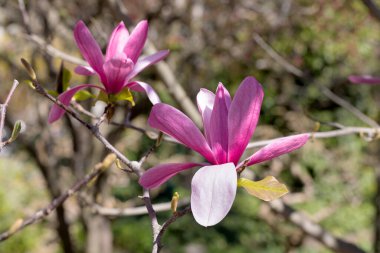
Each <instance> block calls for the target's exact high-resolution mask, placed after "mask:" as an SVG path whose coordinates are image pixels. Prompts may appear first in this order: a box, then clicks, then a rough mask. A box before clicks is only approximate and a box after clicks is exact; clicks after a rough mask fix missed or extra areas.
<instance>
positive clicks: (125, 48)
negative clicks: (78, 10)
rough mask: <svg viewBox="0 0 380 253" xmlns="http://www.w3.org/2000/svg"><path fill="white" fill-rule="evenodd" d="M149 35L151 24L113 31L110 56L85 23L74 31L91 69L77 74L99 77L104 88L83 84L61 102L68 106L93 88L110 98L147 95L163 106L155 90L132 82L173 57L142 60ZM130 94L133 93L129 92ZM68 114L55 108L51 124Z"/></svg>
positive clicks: (161, 53)
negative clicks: (152, 66)
mask: <svg viewBox="0 0 380 253" xmlns="http://www.w3.org/2000/svg"><path fill="white" fill-rule="evenodd" d="M147 34H148V22H147V21H145V20H144V21H141V22H140V23H138V24H137V26H136V27H135V29H134V30H133V32H132V33H131V34H129V33H128V30H127V28H126V27H125V25H124V23H123V22H120V24H119V25H118V26H117V27H116V28H115V30H114V31H113V33H112V35H111V37H110V39H109V42H108V47H107V52H106V55H105V56H103V53H102V51H101V49H100V46H99V44H98V43H97V42H96V41H95V39H94V37H93V36H92V34H91V32H90V31H89V30H88V28H87V27H86V25H85V24H84V23H83V21H79V22H78V23H77V24H76V26H75V29H74V38H75V41H76V43H77V45H78V48H79V50H80V52H81V53H82V55H83V57H84V58H85V60H86V61H87V62H88V64H89V65H90V66H78V67H76V69H75V72H76V73H77V74H80V75H86V76H90V75H97V76H98V77H99V79H100V81H101V82H102V84H103V87H99V86H96V85H91V84H82V85H79V86H76V87H74V88H71V89H69V90H67V91H65V92H63V93H62V94H60V95H59V96H58V99H59V100H60V101H61V102H62V103H63V104H65V105H68V104H69V103H70V101H71V99H72V98H73V96H74V95H75V93H77V92H78V91H80V90H82V89H85V88H88V87H93V88H97V89H100V90H101V91H103V92H104V93H105V94H107V95H117V94H119V93H120V92H122V91H123V90H124V91H125V89H131V90H134V91H139V92H145V93H146V94H147V96H148V97H149V99H150V101H151V102H152V103H153V104H156V103H158V102H160V99H159V98H158V96H157V94H156V92H155V91H154V90H153V89H152V87H151V86H150V85H148V84H146V83H144V82H139V81H130V80H131V79H132V78H134V77H135V76H136V75H137V74H138V73H140V72H141V71H142V70H143V69H145V68H146V67H148V66H150V65H151V64H154V63H156V62H158V61H160V60H162V59H163V58H164V57H166V56H167V55H168V53H169V51H168V50H163V51H159V52H157V53H155V54H153V55H150V56H146V57H144V58H142V59H139V56H140V54H141V52H142V50H143V47H144V44H145V41H146V39H147ZM127 91H129V90H127ZM63 114H64V110H63V109H61V108H60V107H59V106H57V105H54V106H53V107H52V109H51V111H50V114H49V123H52V122H54V121H56V120H58V119H59V118H61V117H62V116H63Z"/></svg>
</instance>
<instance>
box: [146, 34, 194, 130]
mask: <svg viewBox="0 0 380 253" xmlns="http://www.w3.org/2000/svg"><path fill="white" fill-rule="evenodd" d="M145 50H146V52H147V54H149V55H150V54H154V53H155V52H157V49H156V48H155V46H154V45H153V44H152V42H150V41H149V40H148V41H147V42H146V46H145ZM154 66H155V68H156V69H157V72H158V74H159V75H160V77H161V78H162V80H163V82H164V84H165V85H166V87H167V88H168V89H169V92H170V94H171V95H172V96H173V98H174V99H175V101H177V103H178V104H179V105H180V106H181V108H182V109H183V110H184V111H185V112H186V114H187V115H188V116H189V117H190V118H191V119H192V120H193V121H194V123H195V124H196V125H197V126H198V127H199V126H201V125H202V120H201V117H200V114H199V111H198V109H197V107H196V106H195V105H194V103H193V102H192V101H191V99H190V98H189V97H188V96H187V94H186V91H185V90H184V89H183V88H182V85H181V84H180V83H179V82H178V80H177V79H176V77H175V75H174V72H173V70H172V69H171V68H170V66H169V65H168V64H167V63H166V62H164V61H161V62H158V63H156V64H155V65H154Z"/></svg>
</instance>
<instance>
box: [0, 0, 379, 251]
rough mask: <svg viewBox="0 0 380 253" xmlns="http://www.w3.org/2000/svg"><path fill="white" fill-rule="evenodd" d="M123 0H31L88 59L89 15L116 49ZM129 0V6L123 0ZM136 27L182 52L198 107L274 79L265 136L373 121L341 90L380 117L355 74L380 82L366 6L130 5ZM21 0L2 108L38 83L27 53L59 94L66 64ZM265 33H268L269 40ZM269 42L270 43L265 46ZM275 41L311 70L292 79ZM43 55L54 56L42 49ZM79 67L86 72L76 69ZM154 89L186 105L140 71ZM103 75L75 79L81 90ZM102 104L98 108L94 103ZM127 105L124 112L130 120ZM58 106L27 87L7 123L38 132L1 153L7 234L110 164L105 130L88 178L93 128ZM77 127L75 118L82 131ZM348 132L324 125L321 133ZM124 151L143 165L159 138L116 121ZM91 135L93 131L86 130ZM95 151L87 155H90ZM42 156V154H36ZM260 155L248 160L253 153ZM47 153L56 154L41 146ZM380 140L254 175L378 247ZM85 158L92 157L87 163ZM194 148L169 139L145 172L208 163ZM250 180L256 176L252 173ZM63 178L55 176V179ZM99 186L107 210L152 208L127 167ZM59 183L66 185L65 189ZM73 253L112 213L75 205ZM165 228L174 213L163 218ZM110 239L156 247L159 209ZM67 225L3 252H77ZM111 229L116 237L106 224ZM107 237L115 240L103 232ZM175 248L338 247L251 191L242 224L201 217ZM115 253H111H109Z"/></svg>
mask: <svg viewBox="0 0 380 253" xmlns="http://www.w3.org/2000/svg"><path fill="white" fill-rule="evenodd" d="M114 2H115V1H95V0H94V1H86V2H84V1H61V0H54V1H47V0H43V1H37V0H31V1H27V2H26V8H27V11H28V13H29V14H30V23H29V26H30V27H31V28H32V30H33V31H32V32H33V34H36V35H38V36H39V37H41V38H43V39H44V40H45V41H46V42H48V43H51V44H52V45H54V46H55V47H56V48H59V49H60V50H62V51H64V52H66V53H67V54H71V55H75V56H78V57H80V55H79V51H78V49H77V48H76V46H75V43H74V40H73V36H72V29H73V26H74V24H75V23H76V22H77V21H78V20H79V19H83V20H84V21H85V22H86V24H87V25H88V26H89V28H90V30H91V31H92V32H93V34H94V36H95V37H96V39H97V40H98V41H99V43H100V44H101V45H102V46H103V48H105V46H106V43H107V38H108V36H109V34H110V33H111V31H112V29H113V27H114V26H116V24H117V23H118V22H120V20H121V17H120V16H118V11H117V10H115V8H118V7H115V5H114ZM116 2H117V1H116ZM121 4H122V5H123V6H124V8H125V9H126V10H127V11H128V14H129V18H130V19H131V20H132V22H134V23H137V22H138V21H139V20H141V19H148V20H149V24H150V33H149V38H150V39H151V41H152V42H153V43H154V44H155V46H156V47H157V48H158V49H166V48H169V49H170V50H171V54H170V55H169V57H168V58H167V60H166V61H167V63H168V64H169V65H170V67H171V68H172V69H173V71H174V73H175V76H176V78H177V79H178V81H179V82H180V83H181V84H182V86H183V88H184V89H185V90H186V92H187V94H188V96H189V97H190V98H191V100H192V101H194V102H195V96H196V94H197V92H198V91H199V89H200V88H201V87H205V88H208V89H210V90H215V89H216V87H217V84H218V82H219V81H220V82H223V84H224V85H225V86H226V87H227V88H228V89H229V90H230V92H231V94H234V93H235V90H236V89H237V87H238V85H239V84H240V82H241V81H242V80H243V79H244V77H246V76H248V75H252V76H255V77H256V78H257V79H258V80H259V82H260V83H262V85H263V88H264V92H265V97H264V101H263V106H262V110H261V117H260V120H259V124H258V127H257V130H256V132H255V135H254V136H253V139H252V140H253V141H255V140H263V139H270V138H275V137H280V136H285V135H288V134H292V133H301V132H309V131H313V130H314V128H315V122H316V121H319V122H322V123H323V122H337V123H340V124H343V125H345V126H365V124H364V123H363V122H361V121H359V120H358V119H356V118H355V117H354V116H353V115H352V114H351V113H349V112H347V111H346V110H345V109H343V108H341V107H340V106H338V105H336V104H335V103H333V102H332V101H331V100H329V99H328V98H327V97H326V96H324V95H323V93H322V90H321V89H322V87H327V88H329V89H331V90H332V91H334V92H335V93H336V94H338V95H339V96H341V97H343V98H345V99H346V100H347V101H349V102H350V103H352V104H353V105H354V106H356V107H357V108H358V109H360V110H361V111H362V112H363V113H365V114H366V115H368V116H369V117H370V118H372V119H374V120H376V121H377V122H379V119H380V110H379V109H380V87H379V86H365V85H352V84H350V83H349V82H348V81H347V76H348V75H350V74H374V75H376V74H379V75H380V69H379V62H380V59H379V58H380V57H379V56H380V50H379V48H380V47H379V43H380V33H379V28H380V26H379V25H380V22H379V21H377V20H376V19H375V18H373V17H371V16H370V14H369V12H368V9H367V8H366V7H365V6H364V4H363V3H362V1H344V0H334V1H324V0H319V1H307V0H304V1H302V0H293V1H291V0H288V1H285V0H282V1H280V0H279V1H264V0H262V1H258V0H257V1H248V0H245V1H244V0H239V1H214V0H197V1H190V0H181V1H179V0H178V1H154V2H153V1H147V0H146V1H138V0H135V1H124V2H121ZM26 34H27V30H26V29H25V25H24V24H23V21H22V16H21V14H20V11H19V7H18V4H17V2H16V1H0V69H1V71H0V80H1V86H0V89H1V93H0V94H1V96H0V97H1V101H3V99H4V98H5V96H6V94H7V92H8V90H9V88H10V86H11V83H12V80H13V79H18V80H20V81H21V82H23V81H24V80H25V79H27V77H26V75H25V73H24V71H23V70H22V67H21V65H20V63H19V62H20V61H19V59H20V58H21V57H24V58H27V59H29V60H30V61H31V62H32V64H33V66H34V67H35V69H36V70H37V73H38V77H39V80H40V82H41V83H43V84H44V85H46V88H48V89H54V87H55V80H56V76H57V72H58V70H59V64H60V60H59V59H58V58H56V57H51V56H50V55H48V54H46V53H45V50H44V47H38V45H36V43H34V42H33V41H32V40H31V39H30V37H28V35H26ZM258 36H260V37H258ZM255 38H256V39H255ZM257 38H261V39H262V40H264V41H265V42H266V43H267V44H268V45H270V47H271V48H272V50H274V51H276V52H277V53H278V54H279V55H281V57H283V59H285V60H286V62H287V64H290V65H293V66H294V67H296V68H298V69H299V70H300V71H301V72H302V73H301V74H297V73H298V72H297V73H296V74H295V73H291V72H289V71H288V70H287V69H286V68H285V67H284V66H283V65H282V64H279V63H278V61H276V60H274V59H273V58H272V57H271V56H270V55H268V52H267V51H265V50H264V49H263V47H262V46H260V45H259V44H258V43H257ZM41 48H42V49H41ZM66 67H67V68H68V69H70V70H73V69H74V67H75V65H74V64H70V63H66ZM139 80H142V81H145V82H148V83H150V84H151V85H152V86H153V87H154V88H155V89H156V90H157V91H158V92H159V95H160V96H161V98H162V100H163V101H164V102H166V103H169V104H172V105H174V106H176V107H179V108H180V105H179V104H177V102H176V101H175V99H173V98H172V97H171V95H170V93H169V92H168V89H167V88H166V86H165V85H164V84H163V82H162V81H161V80H160V78H159V76H158V74H157V72H156V70H155V68H153V67H151V68H149V69H148V70H146V71H144V73H142V74H141V75H140V76H139ZM87 81H90V82H91V83H98V80H97V79H96V78H91V79H89V80H88V79H85V78H83V77H81V76H78V75H75V74H74V75H73V79H72V85H76V84H80V83H83V82H87ZM135 100H136V103H137V105H136V107H135V108H132V123H133V124H135V125H137V126H140V127H142V128H147V125H146V119H147V115H148V113H149V110H150V107H151V105H150V104H149V102H148V101H147V99H146V98H145V96H143V95H140V94H137V95H136V97H135ZM83 106H84V107H86V108H90V107H91V101H87V102H84V103H83ZM124 107H125V105H122V104H121V105H120V107H118V108H117V110H118V112H119V114H116V116H115V117H116V119H121V118H122V116H121V115H122V111H123V110H124V109H125V108H124ZM48 108H49V103H48V102H47V101H45V100H44V99H43V98H42V97H40V96H39V95H38V94H36V93H35V92H33V91H32V90H31V89H30V88H29V87H28V86H27V85H26V84H25V82H23V84H22V85H21V86H20V87H19V88H18V90H17V91H16V95H15V97H14V99H13V100H12V102H11V104H10V107H9V111H8V115H7V119H8V121H9V124H11V123H12V122H14V121H15V120H16V119H22V120H24V121H25V123H26V126H27V131H26V133H24V134H23V137H22V138H20V139H19V140H18V141H17V142H16V143H14V144H12V145H11V146H9V147H8V148H7V149H6V150H5V151H4V152H3V153H2V154H1V158H0V219H1V222H0V231H4V230H6V229H7V228H8V227H9V226H11V225H12V223H13V222H14V221H15V220H16V219H18V218H20V217H25V216H28V215H31V214H33V213H34V212H35V211H36V210H38V209H39V208H42V207H44V206H46V205H47V204H48V203H49V202H50V198H51V196H54V195H55V194H56V193H57V191H58V192H60V191H62V190H63V189H66V188H68V187H69V186H70V185H72V184H73V182H75V179H78V178H80V176H81V175H83V173H84V171H88V170H90V169H91V168H92V166H93V165H94V164H95V163H96V162H98V161H99V160H100V159H99V154H102V152H104V151H103V149H102V147H99V145H98V144H93V142H94V143H96V141H94V140H93V138H92V137H91V136H84V137H83V138H82V139H81V138H79V141H80V142H82V143H83V145H84V146H92V145H94V147H93V148H92V147H91V148H92V149H93V150H89V151H87V152H89V153H88V154H93V156H86V157H85V158H83V157H82V158H79V160H80V161H79V165H76V166H78V167H80V168H82V169H84V171H81V172H78V171H77V170H76V169H73V168H74V167H73V164H74V162H73V161H72V160H75V159H78V158H76V157H75V152H76V151H75V150H73V148H72V141H71V139H72V135H70V133H71V132H70V131H71V130H70V127H68V126H69V125H70V124H71V125H72V126H71V128H74V129H75V128H80V127H81V126H79V125H75V123H72V122H71V121H70V120H68V119H65V120H62V122H60V123H56V124H54V125H52V126H49V125H48V124H47V120H46V119H47V113H48ZM70 122H71V123H70ZM332 129H334V128H332V127H330V126H328V125H325V124H322V125H321V129H320V131H328V130H332ZM102 130H103V131H104V132H107V133H110V134H111V133H117V135H116V137H112V136H113V135H111V137H110V138H111V140H113V142H114V143H116V144H117V147H118V148H119V149H120V150H122V151H123V152H124V153H125V154H126V155H127V156H128V157H129V158H130V159H138V158H139V157H141V155H143V154H144V153H145V152H146V151H147V150H148V149H149V147H150V146H151V145H152V144H153V143H154V141H153V140H151V139H150V138H148V137H147V136H145V135H143V134H141V133H139V132H136V131H133V130H131V129H118V128H117V127H115V126H111V125H109V126H104V129H102ZM78 131H79V130H78ZM84 148H86V147H84ZM33 149H34V150H37V151H35V152H34V153H33V152H32V151H31V150H33ZM41 150H45V151H46V153H47V154H48V156H49V158H48V159H50V160H51V159H52V160H53V161H51V162H48V164H49V166H50V167H51V168H50V167H49V166H48V169H49V168H50V170H54V171H53V172H51V175H53V182H54V184H55V185H56V188H58V190H57V191H56V192H54V190H51V189H50V190H49V189H48V188H49V186H48V184H47V179H46V178H45V177H44V175H43V169H41V164H39V162H38V161H39V159H40V158H39V153H38V152H39V151H41ZM253 151H254V150H250V151H248V152H247V154H246V156H248V155H250V153H253ZM41 152H42V151H41ZM379 154H380V146H379V142H378V141H372V142H367V141H365V140H364V139H363V138H361V137H360V136H358V135H351V136H344V137H338V138H331V139H323V140H313V141H310V142H309V143H308V144H307V145H306V146H304V147H303V148H302V149H300V150H298V151H296V152H293V153H292V154H290V155H286V156H283V157H281V158H276V159H275V160H273V161H271V162H267V163H264V164H260V165H257V166H254V167H252V168H251V169H250V171H251V173H252V172H254V174H255V176H256V177H257V178H263V177H265V176H266V175H274V176H276V177H278V179H279V180H280V181H281V182H284V183H286V184H287V186H288V188H289V190H290V191H291V193H290V194H289V195H288V196H286V197H285V198H284V201H286V202H287V203H289V204H290V205H291V206H293V207H294V208H296V209H297V210H299V211H300V212H302V213H304V214H305V215H307V216H308V217H309V218H310V219H311V220H312V221H315V222H317V223H319V224H320V225H321V226H322V227H323V228H324V229H326V230H328V231H329V232H331V233H332V234H334V235H335V236H338V237H340V238H343V239H345V240H347V241H350V242H352V243H355V244H357V245H358V246H360V247H361V248H363V249H364V250H366V251H367V252H373V244H374V235H373V233H374V226H373V224H374V217H375V207H374V198H375V193H376V187H377V185H376V180H375V171H376V170H379V169H380V156H379ZM81 159H82V160H85V161H81ZM200 160H201V158H200V157H199V156H197V155H196V154H194V153H192V152H190V151H189V150H188V149H186V148H184V147H182V146H179V145H176V144H173V143H167V142H164V143H163V144H162V145H161V146H160V147H159V149H158V150H157V151H156V152H154V153H153V154H152V155H151V156H150V157H149V159H148V161H147V163H146V164H145V166H144V167H145V168H149V167H150V166H153V165H156V164H158V163H164V162H169V161H170V162H173V161H175V162H181V161H200ZM193 173H194V170H193V171H188V172H186V173H181V174H180V175H178V176H176V177H175V178H174V179H173V180H171V181H170V182H169V183H167V184H165V185H163V186H162V187H160V188H159V189H156V190H153V191H152V196H153V202H154V203H161V202H168V201H170V199H171V197H172V195H173V193H174V192H175V191H177V192H179V193H180V195H181V198H188V197H189V196H190V192H189V190H190V182H191V177H192V175H193ZM247 173H248V172H247ZM54 180H55V181H54ZM94 187H95V188H96V190H92V189H86V191H91V194H93V195H94V196H95V195H96V197H94V200H95V202H97V203H100V204H102V205H105V206H110V207H111V206H116V207H129V206H140V205H142V201H141V200H140V199H138V197H137V196H138V195H140V194H141V189H140V187H139V185H138V184H137V182H136V179H135V178H133V177H131V178H129V177H128V175H126V174H125V173H123V172H121V171H119V170H118V169H117V168H116V167H114V168H112V169H111V170H110V171H108V173H107V175H106V176H104V177H103V178H102V180H101V183H98V184H96V186H94ZM53 188H54V187H53ZM64 209H65V214H64V216H65V217H66V225H67V226H68V231H69V233H70V240H71V243H72V245H73V246H72V251H71V252H91V251H89V248H90V247H89V245H88V244H89V243H90V244H91V243H92V242H91V241H90V240H89V234H90V232H89V231H90V230H91V229H92V228H91V226H90V225H89V224H91V223H90V222H88V219H90V220H91V219H93V217H96V216H98V215H97V214H94V213H92V212H91V208H90V207H88V206H86V204H83V203H81V200H80V198H75V197H74V198H72V199H70V200H68V201H67V202H66V203H65V205H64ZM158 215H159V220H160V221H161V222H162V221H164V220H165V219H166V218H168V217H169V216H170V212H160V213H159V214H158ZM105 219H106V221H104V222H106V224H108V225H106V226H105V228H103V229H104V230H102V229H99V231H98V233H100V235H99V236H100V238H108V237H107V236H109V235H110V234H111V236H112V237H111V239H109V240H110V241H111V242H112V246H111V247H110V248H108V249H110V250H111V252H115V253H118V252H150V251H151V239H152V236H151V228H150V220H149V218H148V216H147V215H142V216H134V217H123V218H120V217H119V218H111V219H108V218H105ZM57 226H58V225H57V219H56V216H55V214H53V215H52V216H51V217H49V218H48V219H46V220H44V221H42V222H40V223H38V224H35V225H32V226H30V227H29V228H26V229H25V230H24V231H22V232H20V233H19V234H17V235H15V236H13V237H12V238H10V239H9V240H7V241H5V242H3V243H0V252H4V253H8V252H9V253H10V252H42V253H43V252H70V251H68V249H67V248H66V249H65V248H64V247H62V237H61V235H60V234H59V233H57ZM107 229H108V230H109V231H106V230H107ZM102 233H107V235H104V236H102ZM163 244H164V248H163V250H162V252H186V253H191V252H231V253H242V252H270V253H273V252H274V253H275V252H305V253H306V252H308V253H309V252H331V251H330V250H328V249H327V248H325V247H324V246H323V245H321V244H320V243H318V242H317V241H315V240H314V239H313V238H311V237H309V236H307V235H305V234H304V233H303V232H302V230H300V229H299V228H297V227H296V226H294V225H292V224H291V223H289V222H288V221H286V220H284V219H283V218H282V217H280V216H278V215H276V214H275V213H273V212H272V211H271V210H270V209H269V208H268V206H267V205H264V204H263V202H262V201H260V200H258V199H256V198H254V197H252V196H250V195H248V194H247V193H246V192H245V191H243V190H242V189H238V194H237V198H236V200H235V202H234V204H233V207H232V210H231V211H230V213H229V214H228V216H227V217H226V218H225V219H224V220H223V221H222V222H221V223H219V224H218V225H216V226H213V227H209V228H204V227H201V226H200V225H198V224H197V223H196V222H195V221H194V219H193V217H192V216H191V215H186V216H184V217H183V218H181V219H179V220H177V221H176V222H175V223H173V224H172V225H171V226H170V227H169V229H168V231H167V232H166V234H165V236H164V239H163ZM105 253H106V252H105Z"/></svg>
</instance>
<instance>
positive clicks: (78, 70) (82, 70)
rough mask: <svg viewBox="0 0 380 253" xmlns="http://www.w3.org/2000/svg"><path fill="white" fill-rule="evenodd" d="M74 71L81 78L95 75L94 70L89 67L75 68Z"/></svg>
mask: <svg viewBox="0 0 380 253" xmlns="http://www.w3.org/2000/svg"><path fill="white" fill-rule="evenodd" d="M74 71H75V73H77V74H78V75H83V76H92V75H95V74H96V72H95V70H93V68H91V67H89V66H77V67H76V68H75V70H74Z"/></svg>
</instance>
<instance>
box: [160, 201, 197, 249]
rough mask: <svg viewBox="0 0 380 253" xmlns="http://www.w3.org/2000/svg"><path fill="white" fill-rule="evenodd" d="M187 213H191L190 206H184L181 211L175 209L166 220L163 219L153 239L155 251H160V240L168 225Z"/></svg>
mask: <svg viewBox="0 0 380 253" xmlns="http://www.w3.org/2000/svg"><path fill="white" fill-rule="evenodd" d="M188 213H191V207H190V206H188V207H186V208H185V209H183V210H181V211H177V212H175V213H174V214H173V215H172V216H171V217H170V218H169V219H168V220H167V221H165V223H164V224H162V226H161V228H160V230H159V232H158V234H157V236H156V237H155V240H154V245H155V246H157V248H158V251H157V252H160V250H161V249H162V247H163V245H162V242H161V239H162V237H163V235H164V233H165V231H166V230H167V229H168V227H169V226H170V225H171V224H172V223H173V222H175V221H176V220H177V219H178V218H180V217H182V216H184V215H186V214H188Z"/></svg>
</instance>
